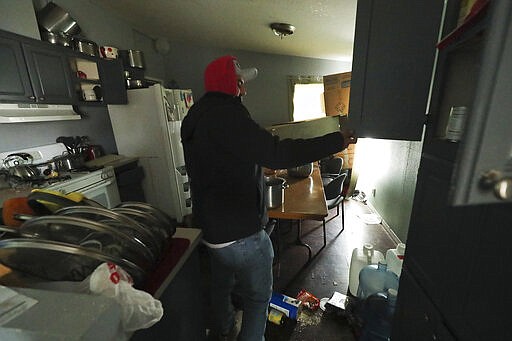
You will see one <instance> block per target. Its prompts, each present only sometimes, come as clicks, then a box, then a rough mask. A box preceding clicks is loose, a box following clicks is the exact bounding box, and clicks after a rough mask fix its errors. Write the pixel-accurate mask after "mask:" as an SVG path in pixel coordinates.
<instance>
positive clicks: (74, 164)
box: [53, 154, 85, 172]
mask: <svg viewBox="0 0 512 341" xmlns="http://www.w3.org/2000/svg"><path fill="white" fill-rule="evenodd" d="M53 162H54V163H55V165H56V168H57V170H58V171H59V172H69V171H72V170H76V169H81V168H83V166H84V162H85V161H84V157H83V156H82V155H80V154H66V155H60V156H56V157H54V158H53Z"/></svg>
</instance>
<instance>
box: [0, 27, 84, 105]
mask: <svg viewBox="0 0 512 341" xmlns="http://www.w3.org/2000/svg"><path fill="white" fill-rule="evenodd" d="M18 37H19V36H17V35H15V34H12V33H8V32H4V31H0V57H1V60H2V64H3V65H2V74H1V75H0V101H2V102H9V103H40V104H72V103H74V102H75V101H76V98H75V95H74V93H73V92H72V90H71V89H72V87H71V75H70V70H69V67H68V63H67V59H66V56H65V55H64V54H63V53H62V51H61V50H59V49H53V48H52V46H46V44H43V43H42V42H40V41H37V40H33V39H28V38H23V37H20V38H18ZM31 41H33V42H34V43H31Z"/></svg>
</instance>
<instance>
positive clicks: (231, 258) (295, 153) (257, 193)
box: [181, 56, 355, 341]
mask: <svg viewBox="0 0 512 341" xmlns="http://www.w3.org/2000/svg"><path fill="white" fill-rule="evenodd" d="M256 75H257V70H256V69H254V68H252V69H241V68H240V66H239V64H238V61H237V59H236V58H235V57H233V56H223V57H220V58H218V59H216V60H214V61H213V62H211V63H210V64H209V65H208V66H207V67H206V70H205V73H204V85H205V90H206V93H205V95H204V96H203V97H202V98H201V99H199V101H197V102H196V103H195V104H194V105H193V106H192V108H190V110H189V112H188V114H187V116H186V117H185V119H184V120H183V124H182V128H181V138H182V143H183V148H184V153H185V162H186V167H187V172H188V175H189V177H190V185H191V191H192V201H193V213H194V219H195V223H196V224H197V226H198V227H199V228H201V229H202V230H203V242H204V243H205V244H206V245H207V246H208V251H209V254H210V258H211V270H212V274H211V276H212V282H211V286H212V302H211V303H212V307H213V320H214V321H213V322H214V328H213V329H214V331H215V332H217V333H218V334H220V335H226V334H228V333H229V332H230V330H231V329H232V328H233V324H234V310H233V306H232V304H231V293H232V290H233V288H234V286H235V284H237V290H239V289H241V290H242V292H241V293H238V294H240V295H241V297H242V305H243V319H242V327H241V330H240V333H239V335H238V339H239V340H244V341H245V340H257V341H261V340H264V333H265V326H266V319H267V309H268V303H269V300H270V296H271V293H272V259H273V256H274V252H273V250H272V243H271V242H270V238H269V236H268V235H267V234H266V233H265V232H264V230H263V228H264V227H265V225H266V224H267V221H268V216H267V210H266V203H265V196H264V183H263V174H262V166H263V167H266V168H270V169H283V168H289V167H294V166H298V165H302V164H306V163H308V162H312V161H315V160H319V159H321V158H323V157H325V156H327V155H330V154H333V153H336V152H338V151H340V150H342V149H344V148H346V147H347V145H348V144H349V143H354V142H355V138H354V137H352V136H347V137H345V136H344V134H343V133H338V132H335V133H331V134H328V135H325V136H322V137H317V138H312V139H297V140H291V139H284V140H280V139H279V138H278V137H276V136H272V134H271V133H269V132H268V131H267V130H265V129H263V128H261V127H260V126H259V125H258V124H257V123H256V122H254V121H253V120H252V119H251V116H250V114H249V112H248V111H247V109H246V108H245V106H244V105H243V104H242V101H241V97H242V96H244V95H245V94H246V88H245V82H247V81H249V80H251V79H253V78H255V77H256Z"/></svg>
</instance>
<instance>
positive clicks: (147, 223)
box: [112, 207, 168, 251]
mask: <svg viewBox="0 0 512 341" xmlns="http://www.w3.org/2000/svg"><path fill="white" fill-rule="evenodd" d="M112 211H114V212H117V213H121V214H123V215H125V216H128V217H130V218H132V219H133V220H135V221H136V222H138V223H139V224H140V225H142V226H144V227H145V228H146V229H148V230H151V231H152V232H153V233H154V234H155V235H157V236H158V237H159V240H160V246H161V247H160V251H162V250H163V249H164V248H165V246H166V245H167V242H168V233H167V230H166V227H165V226H164V224H163V223H162V221H160V220H158V219H157V218H156V217H154V216H152V215H151V214H149V213H147V212H143V211H139V210H136V209H133V208H127V207H116V208H113V209H112Z"/></svg>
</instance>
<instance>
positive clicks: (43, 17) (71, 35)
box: [37, 2, 100, 57]
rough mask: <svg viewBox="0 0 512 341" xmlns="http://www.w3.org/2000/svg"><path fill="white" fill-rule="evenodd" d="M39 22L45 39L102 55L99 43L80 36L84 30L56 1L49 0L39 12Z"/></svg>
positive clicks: (85, 52)
mask: <svg viewBox="0 0 512 341" xmlns="http://www.w3.org/2000/svg"><path fill="white" fill-rule="evenodd" d="M37 22H38V23H39V28H40V31H41V38H42V39H43V40H46V41H48V42H50V43H52V44H56V45H61V46H66V47H72V48H73V50H75V51H78V52H81V53H84V54H86V55H88V56H93V57H99V56H100V53H99V47H98V44H96V43H95V42H93V41H91V40H88V39H85V38H83V37H80V36H78V34H80V32H81V31H82V30H81V28H80V26H79V25H78V23H77V22H76V20H75V19H73V17H71V15H70V14H69V13H68V12H66V11H65V10H64V9H63V8H62V7H60V6H58V5H56V4H55V3H54V2H49V3H48V4H47V5H46V6H45V7H43V8H42V9H41V10H40V11H38V12H37Z"/></svg>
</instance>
